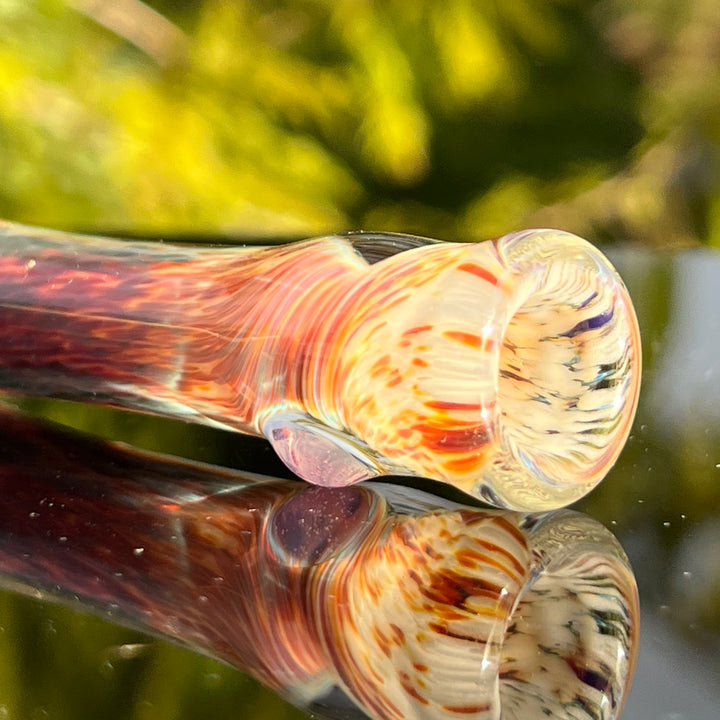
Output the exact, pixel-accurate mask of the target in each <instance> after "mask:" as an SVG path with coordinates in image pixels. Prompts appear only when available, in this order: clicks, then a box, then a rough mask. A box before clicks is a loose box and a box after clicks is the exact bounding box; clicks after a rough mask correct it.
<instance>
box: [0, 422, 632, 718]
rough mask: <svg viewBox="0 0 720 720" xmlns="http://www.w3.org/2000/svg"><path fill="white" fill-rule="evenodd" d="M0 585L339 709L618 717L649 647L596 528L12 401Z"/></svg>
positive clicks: (0, 434) (1, 459)
mask: <svg viewBox="0 0 720 720" xmlns="http://www.w3.org/2000/svg"><path fill="white" fill-rule="evenodd" d="M0 493H1V496H2V498H3V501H2V503H0V585H2V586H4V587H6V588H11V589H13V590H17V591H20V592H25V593H30V594H32V595H33V596H35V597H40V598H43V599H50V600H57V601H61V602H66V603H68V604H70V605H73V606H76V607H77V606H79V607H80V608H85V609H89V610H92V611H94V612H96V613H98V614H101V615H102V616H104V617H106V618H108V617H109V618H111V619H115V620H116V621H117V622H120V623H124V624H128V625H131V626H133V627H135V628H139V629H142V630H145V631H147V632H151V633H155V634H157V635H159V636H162V637H164V638H168V639H170V640H173V641H175V642H178V643H181V644H183V645H186V646H188V647H190V648H191V649H193V650H195V651H198V652H201V653H205V654H207V655H210V656H212V657H214V658H218V659H220V660H222V661H224V662H226V663H229V664H231V665H233V666H236V667H238V668H241V669H243V670H244V671H246V672H248V673H250V674H251V675H253V676H254V677H256V678H257V679H259V680H260V681H261V682H263V683H265V684H266V685H267V686H269V687H271V688H273V689H274V690H276V691H277V692H278V693H280V694H282V695H283V696H284V697H285V698H287V699H288V700H290V701H291V702H293V703H295V704H296V705H298V706H300V707H302V708H306V709H309V710H311V711H312V712H314V713H316V714H318V715H320V716H325V717H339V716H342V717H345V718H354V717H357V718H362V717H365V716H369V717H371V718H374V719H375V720H400V719H401V718H402V719H404V720H412V719H413V718H425V719H427V720H431V719H433V720H435V719H437V720H450V719H455V720H456V719H457V718H458V717H464V718H476V719H481V720H499V718H502V719H503V720H547V719H548V718H553V719H554V720H566V719H567V720H611V719H612V718H616V717H617V716H618V714H619V713H620V710H621V708H622V704H623V701H624V699H625V697H626V695H627V690H628V687H629V683H630V678H631V675H632V671H633V666H634V661H635V655H636V652H637V636H638V622H639V617H638V600H637V590H636V585H635V580H634V577H633V575H632V572H631V570H630V568H629V565H628V562H627V559H626V557H625V555H624V553H623V551H622V549H621V548H620V546H619V544H618V543H617V541H616V540H615V539H614V538H613V536H612V535H611V534H610V533H609V532H608V531H607V530H605V528H603V527H602V526H601V525H599V524H598V523H597V522H595V521H593V520H591V519H590V518H588V517H586V516H584V515H581V514H579V513H575V512H571V511H567V510H562V511H557V512H555V513H549V514H531V513H518V512H512V511H502V510H480V509H477V508H472V507H467V506H462V505H457V504H454V503H450V502H447V501H441V500H438V499H436V498H433V497H432V496H430V495H427V494H425V493H422V492H419V491H417V490H413V489H411V488H407V487H402V486H393V485H383V484H380V483H377V484H376V483H370V484H365V485H355V486H350V487H344V488H324V487H313V486H309V485H306V484H302V483H298V482H293V481H278V480H272V479H268V478H261V477H259V476H249V475H247V474H244V473H240V472H234V471H229V470H224V469H221V468H214V467H211V466H207V465H199V464H193V463H189V462H186V461H180V460H176V459H172V458H169V457H163V456H157V455H151V454H149V453H144V452H139V451H133V450H130V449H128V448H124V449H123V448H120V447H118V446H113V445H111V444H108V443H103V442H99V441H95V440H89V439H87V438H81V437H80V436H78V435H74V434H69V433H67V432H61V431H59V430H58V429H55V428H53V427H51V426H48V425H42V424H40V423H38V422H37V421H34V420H33V421H31V420H27V419H23V418H21V417H18V416H17V415H10V414H7V413H4V412H3V413H1V414H0Z"/></svg>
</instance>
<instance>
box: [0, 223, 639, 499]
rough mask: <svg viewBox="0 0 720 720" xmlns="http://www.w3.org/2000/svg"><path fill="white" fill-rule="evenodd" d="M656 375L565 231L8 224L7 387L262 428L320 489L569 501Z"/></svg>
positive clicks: (613, 278)
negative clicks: (107, 231) (266, 238)
mask: <svg viewBox="0 0 720 720" xmlns="http://www.w3.org/2000/svg"><path fill="white" fill-rule="evenodd" d="M408 248H409V249H408ZM640 364H641V360H640V340H639V333H638V327H637V322H636V319H635V314H634V311H633V308H632V304H631V301H630V298H629V296H628V294H627V291H626V289H625V287H624V285H623V283H622V281H621V280H620V278H619V277H618V276H617V274H616V273H615V271H614V270H613V268H612V267H611V266H610V264H609V262H608V261H607V260H606V259H605V258H604V256H603V255H602V254H601V253H600V252H599V251H598V250H597V249H596V248H594V247H593V246H592V245H590V244H589V243H587V242H585V241H584V240H581V239H580V238H578V237H576V236H574V235H570V234H568V233H564V232H560V231H555V230H531V231H525V232H519V233H514V234H512V235H507V236H505V237H502V238H500V239H498V240H494V241H488V242H484V243H477V244H461V243H440V242H435V241H431V240H423V239H420V238H412V237H407V236H389V235H382V234H380V235H378V234H371V235H367V234H365V235H363V234H360V235H354V236H352V235H351V236H333V237H326V238H320V239H316V240H309V241H304V242H300V243H296V244H291V245H285V246H277V247H264V248H261V247H234V248H225V249H221V248H197V247H182V246H173V245H168V244H161V243H136V242H124V241H121V240H110V239H106V238H92V237H81V236H77V235H69V234H64V233H57V232H52V231H47V230H39V229H33V228H27V227H23V226H17V225H12V224H4V225H0V387H1V388H3V389H5V390H6V391H11V392H16V393H22V394H28V395H50V396H55V397H64V398H69V399H74V400H81V401H85V402H96V403H98V402H99V403H105V404H110V405H116V406H122V407H125V408H130V409H133V410H140V411H146V412H152V413H157V414H161V415H166V416H170V417H176V418H178V417H179V418H183V419H189V420H194V421H198V422H203V423H206V424H213V425H220V426H223V427H226V428H227V427H229V428H232V429H234V430H239V431H241V432H244V433H251V434H255V435H264V436H265V437H267V438H268V439H269V441H270V442H271V443H272V445H273V446H274V448H275V449H276V451H277V453H278V454H279V456H280V457H281V458H282V459H283V461H284V462H285V463H286V464H287V465H288V466H289V467H290V468H291V469H292V470H293V471H294V472H295V473H297V474H298V475H299V476H301V477H303V478H305V479H306V480H309V481H311V482H313V483H316V484H321V485H333V486H340V485H348V484H352V483H354V482H357V481H359V480H363V479H367V478H370V477H373V476H377V475H381V474H387V473H391V474H396V475H416V476H428V477H431V478H433V479H436V480H441V481H443V482H447V483H451V484H452V485H454V486H456V487H458V488H460V489H461V490H463V491H464V492H467V493H469V494H471V495H473V496H475V497H478V498H482V499H484V500H485V501H488V502H490V503H492V504H495V505H499V506H501V507H509V508H514V509H521V510H525V509H527V510H546V509H551V508H556V507H562V506H565V505H567V504H569V503H571V502H573V501H575V500H577V499H578V498H579V497H581V496H582V495H584V494H585V493H587V492H588V491H589V490H590V489H592V488H593V487H594V486H595V485H596V484H597V483H598V482H599V481H600V480H601V479H602V478H603V477H604V476H605V474H606V473H607V471H608V469H609V468H610V467H611V466H612V464H613V463H614V462H615V460H616V458H617V456H618V454H619V452H620V450H621V449H622V446H623V444H624V442H625V439H626V437H627V435H628V433H629V429H630V425H631V422H632V419H633V416H634V413H635V407H636V403H637V397H638V392H639V383H640Z"/></svg>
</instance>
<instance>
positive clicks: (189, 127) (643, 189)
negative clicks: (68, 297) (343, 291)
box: [0, 0, 720, 246]
mask: <svg viewBox="0 0 720 720" xmlns="http://www.w3.org/2000/svg"><path fill="white" fill-rule="evenodd" d="M719 31H720V6H718V5H717V3H716V2H715V0H692V1H691V2H688V3H680V4H678V3H672V2H669V1H668V0H653V2H649V3H648V2H645V1H644V0H624V1H623V0H599V1H598V0H595V1H594V2H580V1H579V0H551V1H549V2H546V1H545V0H507V1H506V2H503V3H490V2H488V3H475V2H472V1H471V0H447V1H446V2H443V3H436V2H433V1H432V0H415V1H414V2H406V1H405V0H388V1H387V2H372V1H371V0H338V1H334V0H292V1H285V2H283V1H281V0H255V1H253V2H250V1H245V2H242V1H240V0H238V1H231V0H204V1H203V2H188V1H183V2H181V1H178V0H176V1H174V2H173V1H172V0H155V1H154V2H150V3H148V4H145V3H143V2H140V0H105V1H104V2H100V3H99V2H94V1H93V0H2V1H0V159H1V160H2V168H3V174H2V181H0V216H4V217H6V218H9V219H14V220H21V221H24V222H29V223H35V224H42V225H49V226H56V227H63V228H75V229H88V230H93V229H102V230H116V231H120V232H122V231H132V232H133V233H156V234H157V233H183V232H192V233H198V232H212V233H222V234H228V235H237V236H274V235H283V236H288V235H293V236H296V235H313V234H318V233H323V232H328V231H337V230H345V229H350V228H354V229H358V228H365V229H367V228H374V229H384V230H399V231H412V232H418V233H423V234H431V235H436V236H439V237H443V238H463V239H478V238H484V237H487V236H490V235H494V234H498V233H503V232H507V231H510V230H513V229H517V228H519V227H523V226H528V225H554V226H560V227H563V228H565V229H568V230H573V231H576V232H579V233H580V234H584V235H586V236H588V237H590V238H591V239H597V240H630V241H634V242H641V243H646V244H652V245H654V246H667V245H676V244H678V243H681V244H686V243H693V242H698V241H700V242H710V243H715V244H720V211H719V210H718V208H719V207H720V184H719V183H718V180H719V179H718V175H717V143H718V140H720V137H719V134H720V70H719V69H718V68H720V63H718V62H717V60H718V54H719V53H720V50H718V47H717V42H716V37H717V35H718V32H719Z"/></svg>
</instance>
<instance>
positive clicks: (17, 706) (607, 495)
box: [0, 249, 720, 720]
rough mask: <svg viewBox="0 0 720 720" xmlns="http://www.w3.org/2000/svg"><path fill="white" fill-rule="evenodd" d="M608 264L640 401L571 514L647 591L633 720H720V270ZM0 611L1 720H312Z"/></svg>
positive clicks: (196, 668)
mask: <svg viewBox="0 0 720 720" xmlns="http://www.w3.org/2000/svg"><path fill="white" fill-rule="evenodd" d="M609 255H610V256H611V259H612V260H613V262H614V263H615V264H616V266H617V268H618V270H619V271H620V273H621V274H622V275H623V277H624V279H625V281H626V283H627V284H628V286H629V289H630V292H631V294H632V296H633V299H634V302H635V305H636V309H637V312H638V316H639V319H640V324H641V331H642V334H643V341H644V380H643V391H642V395H641V402H640V408H639V411H638V415H637V419H636V423H635V427H634V429H633V432H632V435H631V437H630V440H629V441H628V444H627V446H626V448H625V450H624V452H623V454H622V456H621V458H620V460H619V461H618V464H617V466H616V467H615V468H614V469H613V471H612V472H611V474H610V475H609V476H608V477H607V478H606V480H605V481H604V482H603V483H602V484H601V485H600V487H599V488H597V489H596V490H595V491H594V492H593V493H592V494H591V495H590V496H588V497H587V498H586V499H584V500H583V501H582V502H580V503H578V504H577V505H576V506H575V507H576V508H577V509H579V510H581V511H583V512H586V513H588V514H590V515H591V516H592V517H594V518H596V519H597V520H599V521H601V522H602V523H603V524H604V525H606V526H607V527H608V528H609V529H610V530H612V532H613V533H614V534H615V535H616V536H617V537H618V539H619V540H620V541H621V543H622V544H623V546H624V547H625V549H626V552H627V553H628V555H629V557H630V560H631V562H632V564H633V567H634V570H635V573H636V576H637V579H638V584H639V588H640V598H641V605H642V630H641V647H640V653H639V659H638V666H637V671H636V677H635V682H634V685H633V689H632V690H631V693H630V696H629V699H628V702H627V705H626V708H625V711H624V713H623V715H622V717H623V718H625V720H713V719H714V718H716V717H717V716H718V710H719V709H720V682H719V679H720V442H719V441H720V255H719V254H717V253H714V252H712V251H708V250H693V251H686V252H683V253H679V254H665V255H663V254H656V253H650V252H647V251H640V250H634V249H624V250H621V251H612V250H610V251H609ZM25 407H26V409H27V408H29V409H32V410H33V411H41V412H43V413H45V414H47V415H50V416H51V417H54V418H55V419H59V420H61V421H64V422H67V423H69V424H74V425H76V426H79V427H82V428H83V429H85V430H89V431H91V432H97V433H100V434H105V435H107V436H111V437H115V438H118V439H123V440H126V441H129V442H133V443H135V444H139V445H145V446H148V447H152V448H154V449H162V450H165V451H168V452H173V453H177V454H185V455H191V456H194V457H200V458H201V459H206V460H213V461H216V462H221V463H225V464H229V465H235V466H240V467H246V468H248V469H251V470H253V471H264V472H267V473H271V474H282V473H283V469H282V466H280V465H279V464H278V463H277V461H276V459H275V458H274V457H273V456H272V454H271V453H270V452H269V451H268V450H267V448H266V447H265V446H264V445H262V444H261V443H259V442H258V441H255V440H252V439H248V440H245V439H238V438H237V437H235V436H228V435H226V434H222V433H214V432H210V431H206V430H202V431H197V430H195V429H192V428H188V427H186V426H182V425H178V424H176V423H160V422H156V421H148V420H147V419H144V418H138V417H130V418H128V417H127V416H123V415H119V414H116V413H102V412H99V411H97V410H93V409H87V408H80V409H78V408H77V407H74V406H70V405H68V404H59V403H58V404H39V403H35V404H32V405H29V404H26V405H25ZM430 487H431V488H432V489H433V490H435V491H441V490H440V489H439V487H438V486H435V485H431V486H430ZM0 602H1V607H0V610H1V612H2V614H1V615H0V628H2V629H1V630H0V632H1V633H2V635H0V717H22V718H25V717H30V718H36V717H37V718H45V717H68V718H69V717H73V718H84V717H88V718H89V717H97V716H98V713H102V716H103V717H106V718H115V717H117V718H120V717H123V718H171V717H172V718H187V719H190V718H205V717H216V718H240V717H242V718H258V719H259V718H281V717H290V716H292V717H301V715H300V714H299V713H298V712H297V711H295V710H293V709H292V708H290V707H289V706H286V705H285V704H284V703H282V702H281V701H280V700H277V699H276V698H275V697H274V696H273V695H272V694H270V693H268V692H267V691H264V690H262V689H261V688H259V687H258V686H257V685H255V684H254V683H252V682H251V681H249V680H247V679H245V678H244V677H243V676H240V675H239V674H237V673H235V672H234V671H231V670H229V669H227V668H224V667H221V666H218V665H215V664H213V663H211V662H210V661H208V660H205V659H202V658H197V657H194V656H192V655H191V654H189V653H187V652H186V651H182V650H179V649H176V648H172V647H170V646H167V645H164V644H162V643H159V642H157V641H155V640H148V639H146V638H142V637H141V636H138V635H137V634H136V633H130V632H127V631H124V630H121V629H117V628H114V627H112V626H110V625H105V624H102V623H100V622H99V621H96V620H95V619H93V618H89V617H86V616H81V615H74V614H71V613H69V612H68V611H66V610H61V609H58V608H53V607H49V606H44V605H41V604H39V603H34V602H33V601H31V600H27V599H20V598H16V597H14V596H11V595H9V594H3V595H2V597H1V598H0Z"/></svg>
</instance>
